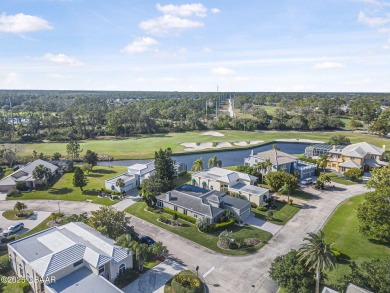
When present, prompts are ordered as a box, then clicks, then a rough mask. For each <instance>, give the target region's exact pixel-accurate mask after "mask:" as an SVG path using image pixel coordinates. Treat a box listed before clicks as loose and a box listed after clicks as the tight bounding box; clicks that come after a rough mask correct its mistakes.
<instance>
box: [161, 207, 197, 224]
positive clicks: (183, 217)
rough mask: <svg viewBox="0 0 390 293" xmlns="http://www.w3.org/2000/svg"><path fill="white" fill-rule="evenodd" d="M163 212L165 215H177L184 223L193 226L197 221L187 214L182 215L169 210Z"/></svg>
mask: <svg viewBox="0 0 390 293" xmlns="http://www.w3.org/2000/svg"><path fill="white" fill-rule="evenodd" d="M163 211H164V213H167V214H170V215H172V216H173V215H174V214H176V215H177V216H178V218H179V219H182V220H184V221H187V222H190V223H192V224H195V223H196V219H195V218H193V217H190V216H187V215H185V214H182V213H179V212H176V211H173V210H171V209H168V208H163Z"/></svg>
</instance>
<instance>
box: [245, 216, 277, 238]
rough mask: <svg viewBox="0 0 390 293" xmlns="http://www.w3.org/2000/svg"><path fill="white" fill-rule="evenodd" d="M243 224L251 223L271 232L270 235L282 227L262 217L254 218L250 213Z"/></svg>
mask: <svg viewBox="0 0 390 293" xmlns="http://www.w3.org/2000/svg"><path fill="white" fill-rule="evenodd" d="M244 224H248V225H251V226H253V227H256V228H258V229H261V230H264V231H267V232H269V233H271V234H272V235H275V234H276V233H278V232H279V230H280V229H282V227H283V226H281V225H276V224H273V223H270V222H267V221H264V220H262V219H259V218H256V217H255V216H254V215H253V214H251V215H250V216H249V217H248V218H247V219H246V220H245V221H244Z"/></svg>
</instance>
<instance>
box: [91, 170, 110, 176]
mask: <svg viewBox="0 0 390 293" xmlns="http://www.w3.org/2000/svg"><path fill="white" fill-rule="evenodd" d="M115 173H116V172H115V171H114V170H107V169H94V170H92V172H91V173H89V174H88V176H91V175H97V174H103V175H104V174H115ZM96 177H98V176H96Z"/></svg>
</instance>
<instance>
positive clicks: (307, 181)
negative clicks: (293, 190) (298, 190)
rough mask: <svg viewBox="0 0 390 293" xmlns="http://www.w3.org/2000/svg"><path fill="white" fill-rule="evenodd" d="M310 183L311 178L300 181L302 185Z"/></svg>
mask: <svg viewBox="0 0 390 293" xmlns="http://www.w3.org/2000/svg"><path fill="white" fill-rule="evenodd" d="M312 183H313V178H305V179H303V180H301V184H302V185H309V184H312Z"/></svg>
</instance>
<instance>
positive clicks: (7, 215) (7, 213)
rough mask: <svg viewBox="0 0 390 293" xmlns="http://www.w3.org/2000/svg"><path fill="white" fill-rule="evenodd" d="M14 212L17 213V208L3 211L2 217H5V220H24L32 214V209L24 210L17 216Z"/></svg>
mask: <svg viewBox="0 0 390 293" xmlns="http://www.w3.org/2000/svg"><path fill="white" fill-rule="evenodd" d="M16 214H19V212H18V211H17V210H9V211H5V212H3V217H4V218H6V219H7V220H13V221H17V220H25V219H28V218H29V217H31V216H32V215H33V214H34V212H33V211H32V210H24V211H23V216H22V217H18V216H17V215H16Z"/></svg>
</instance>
